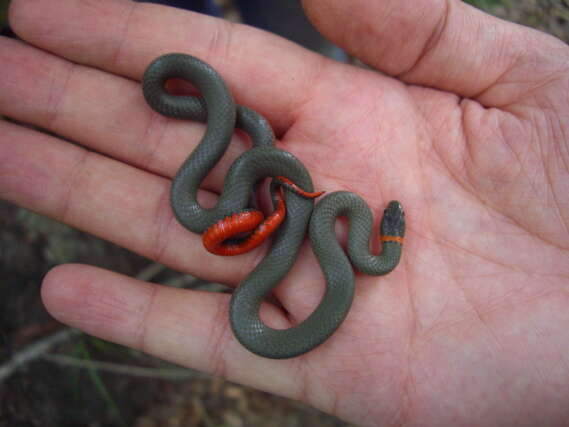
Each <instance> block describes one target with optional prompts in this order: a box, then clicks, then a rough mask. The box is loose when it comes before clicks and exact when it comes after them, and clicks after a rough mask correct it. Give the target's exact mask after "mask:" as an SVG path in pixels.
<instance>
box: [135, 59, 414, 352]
mask: <svg viewBox="0 0 569 427" xmlns="http://www.w3.org/2000/svg"><path fill="white" fill-rule="evenodd" d="M171 78H181V79H184V80H186V81H188V82H190V83H191V84H193V85H194V86H195V87H196V88H197V89H198V90H199V91H200V93H201V95H202V97H193V96H176V95H172V94H170V93H168V92H167V91H166V89H165V83H166V81H167V80H169V79H171ZM142 88H143V93H144V96H145V98H146V101H147V102H148V104H149V105H150V106H151V107H152V108H153V109H154V110H156V111H157V112H159V113H161V114H163V115H165V116H168V117H173V118H179V119H191V120H197V121H201V122H205V123H206V131H205V134H204V136H203V138H202V140H201V142H200V143H199V144H198V146H197V147H196V148H195V150H194V151H193V152H192V153H191V155H190V156H189V157H188V158H187V159H186V161H185V162H184V163H183V165H182V166H181V167H180V169H179V170H178V172H177V174H176V176H175V177H174V180H173V182H172V188H171V205H172V209H173V211H174V214H175V216H176V218H177V219H178V221H179V222H180V223H181V224H182V225H183V226H184V227H186V228H187V229H189V230H191V231H193V232H194V233H204V232H205V231H206V230H208V229H209V228H210V227H212V226H213V225H215V224H217V223H220V221H224V220H225V221H229V224H230V223H231V219H232V217H233V216H234V215H236V214H238V213H239V212H242V211H244V210H247V209H248V208H249V207H250V206H251V200H252V197H251V195H252V192H253V191H254V189H255V188H256V185H257V184H258V183H259V182H260V181H261V180H263V179H264V178H267V177H273V178H276V177H281V178H279V179H280V180H282V181H283V182H289V183H294V184H295V185H296V186H298V187H299V188H300V189H302V190H304V191H306V192H309V193H312V192H313V191H314V189H313V185H312V180H311V178H310V175H309V174H308V172H307V170H306V169H305V167H304V166H303V164H302V163H301V162H300V161H299V160H298V159H296V158H295V157H294V156H293V155H292V154H290V153H288V152H286V151H283V150H280V149H278V148H276V147H275V146H274V135H273V131H272V129H271V127H270V125H269V124H268V123H267V121H266V120H265V119H264V118H263V117H262V116H261V115H259V114H258V113H256V112H255V111H253V110H251V109H249V108H247V107H244V106H240V105H237V106H236V105H235V102H234V101H233V98H232V97H231V95H230V93H229V91H228V89H227V87H226V85H225V83H224V81H223V80H222V78H221V77H220V76H219V75H218V73H217V72H216V71H215V70H214V69H212V68H211V67H210V66H209V65H207V64H206V63H204V62H203V61H201V60H199V59H197V58H195V57H192V56H189V55H185V54H179V53H172V54H167V55H164V56H161V57H159V58H157V59H156V60H154V61H153V62H152V63H151V64H150V65H149V67H148V68H147V70H146V72H145V73H144V76H143V79H142ZM235 127H238V128H240V129H241V130H243V131H245V132H246V133H247V134H248V135H249V136H250V138H251V141H252V143H253V148H251V149H249V150H247V151H245V152H244V153H243V154H242V155H241V156H240V157H239V158H237V160H236V161H235V162H234V163H233V164H232V166H231V168H230V170H229V172H228V174H227V176H226V177H225V181H224V185H223V190H222V192H221V195H220V196H219V200H218V201H217V204H216V205H215V207H213V208H211V209H205V208H203V207H201V206H200V205H199V204H198V202H197V192H198V189H199V186H200V184H201V182H202V181H203V179H204V178H205V176H206V175H207V174H208V173H209V171H210V170H211V169H212V168H213V167H214V166H215V164H216V163H217V162H218V161H219V159H220V158H221V156H222V155H223V154H224V152H225V150H226V149H227V147H228V145H229V142H230V139H231V136H232V134H233V132H234V129H235ZM280 188H284V191H283V190H280V192H282V193H284V200H285V202H286V212H287V213H286V217H285V218H284V221H283V222H282V224H281V225H280V227H279V229H278V230H277V231H276V233H275V234H274V236H275V237H274V241H273V244H272V246H271V248H270V250H269V252H268V254H267V255H266V256H265V258H264V259H263V260H262V261H261V262H260V263H259V264H258V265H257V267H256V268H255V269H254V270H253V271H252V272H251V273H250V274H249V276H247V277H246V278H245V280H243V282H241V283H240V284H239V286H238V288H237V289H236V290H235V292H234V293H233V295H232V298H231V302H230V309H229V313H230V316H229V317H230V323H231V327H232V329H233V332H234V334H235V336H236V337H237V339H238V340H239V341H240V342H241V344H243V346H245V347H246V348H247V349H249V350H250V351H251V352H253V353H256V354H258V355H260V356H264V357H269V358H275V359H280V358H289V357H294V356H298V355H301V354H303V353H306V352H308V351H310V350H312V349H313V348H315V347H316V346H318V345H319V344H321V343H322V342H324V341H325V340H326V339H327V338H328V337H329V336H330V335H332V333H333V332H334V331H335V330H336V329H337V328H338V327H339V326H340V324H341V323H342V321H343V320H344V318H345V317H346V315H347V314H348V311H349V309H350V306H351V304H352V300H353V296H354V272H353V269H352V265H351V264H353V265H354V266H355V267H356V268H357V269H358V270H360V271H361V272H363V273H366V274H370V275H382V274H387V273H389V272H390V271H391V270H393V269H394V268H395V267H396V266H397V264H398V263H399V259H400V257H401V250H402V242H403V236H404V233H405V219H404V213H403V208H402V207H401V204H399V203H398V202H395V201H392V202H390V203H389V205H388V207H387V208H386V209H385V211H384V214H383V218H382V221H381V226H380V238H381V240H382V252H381V253H380V254H379V255H373V254H372V253H370V250H369V239H370V236H371V233H372V223H373V222H372V214H371V211H370V209H369V207H368V206H367V204H366V203H365V202H364V201H363V199H361V198H360V197H359V196H358V195H356V194H355V193H351V192H345V191H338V192H334V193H331V194H328V195H327V196H325V197H324V198H322V200H320V201H319V202H318V203H317V205H316V207H315V208H314V210H313V207H314V199H313V198H310V197H306V195H303V194H300V193H299V192H298V191H294V190H293V189H291V188H290V185H285V184H281V185H274V186H272V190H271V193H272V195H273V201H274V203H276V201H277V200H278V197H277V193H278V192H279V189H280ZM339 216H346V217H348V219H349V223H350V229H349V235H348V245H347V248H348V253H349V256H350V258H349V259H348V257H347V256H346V254H345V253H344V251H343V250H342V248H341V246H340V244H339V243H338V242H337V240H336V235H335V231H334V224H335V221H336V218H337V217H339ZM307 228H308V229H309V235H310V241H311V244H312V248H313V250H314V253H315V254H316V257H317V259H318V262H319V264H320V267H321V268H322V271H323V273H324V276H325V279H326V285H327V286H326V291H325V293H324V296H323V297H322V300H321V302H320V304H319V305H318V307H317V308H316V309H315V310H314V312H313V313H312V314H311V315H310V316H309V317H308V318H307V319H306V320H304V321H303V322H302V323H300V324H298V325H296V326H293V327H291V328H289V329H284V330H277V329H272V328H270V327H268V326H266V325H265V324H264V323H263V322H262V321H261V319H260V317H259V309H260V306H261V303H262V302H263V300H264V298H265V296H266V295H267V294H268V293H269V292H270V291H271V290H272V289H273V288H275V287H276V286H277V285H278V284H279V283H280V282H281V280H282V279H283V278H284V277H285V276H286V274H287V273H288V271H289V270H290V269H291V268H292V266H293V264H294V262H295V260H296V257H297V255H298V252H299V249H300V246H301V245H302V243H303V240H304V237H305V234H306V231H307ZM350 260H351V263H350Z"/></svg>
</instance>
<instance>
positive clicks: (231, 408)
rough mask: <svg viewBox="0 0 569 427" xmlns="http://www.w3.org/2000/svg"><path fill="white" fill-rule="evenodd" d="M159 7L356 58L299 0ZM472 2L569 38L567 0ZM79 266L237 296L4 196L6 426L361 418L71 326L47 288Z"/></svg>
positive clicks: (0, 392) (0, 246) (1, 412)
mask: <svg viewBox="0 0 569 427" xmlns="http://www.w3.org/2000/svg"><path fill="white" fill-rule="evenodd" d="M157 2H160V3H164V4H171V5H173V6H177V7H186V8H188V4H189V3H192V7H191V9H193V10H197V11H199V12H202V13H208V14H212V15H216V16H222V17H224V18H225V19H230V20H232V21H238V22H246V23H248V24H251V25H255V26H258V27H261V28H264V29H267V30H269V31H273V32H275V33H277V34H280V35H282V36H283V37H287V38H290V39H291V40H293V41H295V42H297V43H299V44H302V45H304V46H306V47H308V48H310V49H312V50H315V51H318V52H321V53H322V54H324V55H327V56H329V57H331V58H334V59H336V60H339V61H351V59H350V58H349V57H348V56H347V55H346V54H345V53H344V52H343V51H342V50H341V49H339V48H338V47H336V46H334V45H332V44H331V43H329V42H328V41H326V40H325V39H323V38H322V37H321V36H319V34H318V33H317V32H316V31H315V30H314V28H313V27H312V26H311V25H310V24H309V23H308V21H307V19H306V17H305V16H304V15H303V13H302V8H301V6H300V3H299V2H298V1H295V0H272V1H267V0H250V1H246V0H241V1H238V0H218V1H206V0H196V1H194V2H191V1H188V0H171V1H167V0H163V1H157ZM469 3H471V4H472V5H474V6H475V7H479V8H481V9H484V10H486V11H488V12H489V13H492V14H494V15H496V16H499V17H502V18H504V19H508V20H511V21H515V22H518V23H521V24H524V25H528V26H532V27H535V28H538V29H540V30H543V31H546V32H549V33H551V34H553V35H555V36H557V37H558V38H560V39H563V40H565V42H569V3H568V1H567V0H471V1H469ZM8 5H9V1H7V0H0V30H1V31H2V34H3V35H6V36H13V34H12V33H11V31H10V29H9V27H8V24H7V21H6V12H7V8H8ZM285 17H286V18H285ZM0 66H2V64H0ZM0 96H1V94H0ZM0 119H6V120H9V118H2V117H0ZM68 262H80V263H86V264H91V265H96V266H100V267H103V268H107V269H110V270H113V271H117V272H120V273H123V274H128V275H130V276H133V277H137V278H139V279H142V280H149V281H153V282H155V283H160V284H163V285H167V286H178V287H185V288H193V289H202V290H208V291H211V292H228V288H227V287H225V286H223V285H220V284H215V283H208V282H205V281H203V280H200V279H199V278H196V277H191V276H187V275H182V274H180V273H178V272H176V271H172V270H169V269H167V268H165V267H164V266H162V265H159V264H156V263H153V262H151V261H149V260H147V259H145V258H142V257H140V256H138V255H136V254H133V253H131V252H129V251H126V250H124V249H122V248H119V247H117V246H115V245H113V244H110V243H107V242H105V241H102V240H100V239H97V238H95V237H93V236H90V235H88V234H85V233H82V232H80V231H77V230H75V229H72V228H70V227H67V226H66V225H63V224H60V223H57V222H55V221H52V220H50V219H48V218H45V217H43V216H40V215H36V214H34V213H32V212H29V211H27V210H25V209H22V208H19V207H17V206H14V205H11V204H9V203H7V202H3V201H1V200H0V427H4V426H9V427H19V426H22V427H23V426H61V427H64V426H91V427H95V426H135V427H153V426H192V427H193V426H196V427H212V426H230V427H240V426H266V427H270V426H275V427H280V426H292V427H294V426H316V427H318V426H348V425H349V424H347V423H344V422H342V421H340V420H338V419H336V418H334V417H331V416H328V415H326V414H323V413H320V412H319V411H316V410H314V409H311V408H309V407H306V406H305V405H302V404H300V403H298V402H294V401H291V400H289V399H284V398H279V397H275V396H272V395H269V394H267V393H263V392H260V391H256V390H253V389H250V388H247V387H243V386H240V385H236V384H232V383H230V382H227V381H225V380H223V379H222V378H215V377H211V376H209V375H206V374H202V373H200V372H196V371H192V370H189V369H183V368H180V367H178V366H173V365H170V364H167V363H165V362H162V361H160V360H157V359H154V358H151V357H149V356H147V355H144V354H142V353H140V352H136V351H133V350H130V349H128V348H124V347H121V346H119V345H115V344H112V343H109V342H106V341H103V340H99V339H97V338H93V337H90V336H87V335H84V334H81V333H80V332H78V331H76V330H72V329H69V328H67V327H66V326H64V325H61V324H59V323H58V322H56V321H55V320H54V319H52V318H51V317H50V316H49V315H48V314H47V312H46V311H45V309H44V308H43V306H42V303H41V300H40V292H39V290H40V284H41V281H42V278H43V276H44V275H45V274H46V273H47V271H48V270H50V269H51V268H52V267H54V266H56V265H59V264H63V263H68Z"/></svg>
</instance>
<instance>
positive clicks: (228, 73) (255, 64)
mask: <svg viewBox="0 0 569 427" xmlns="http://www.w3.org/2000/svg"><path fill="white" fill-rule="evenodd" d="M9 17H10V23H11V26H12V28H13V29H14V31H15V32H16V33H17V34H18V35H19V36H20V37H21V38H22V39H24V40H26V41H27V42H29V43H31V44H33V45H36V46H38V47H41V48H42V49H45V50H48V51H50V52H52V53H54V54H57V55H59V56H62V57H65V58H67V59H69V60H71V61H73V62H76V63H81V64H84V65H89V66H92V67H96V68H100V69H103V70H105V71H109V72H112V73H115V74H119V75H123V76H126V77H130V78H133V79H139V78H140V77H141V76H142V73H143V72H144V69H145V68H146V67H147V65H148V64H149V63H150V62H151V60H153V59H154V58H156V57H157V56H159V55H161V54H164V53H168V52H183V53H188V54H191V55H194V56H197V57H199V58H200V59H202V60H204V61H206V62H208V63H210V64H211V65H212V66H213V67H214V68H215V69H216V70H218V71H219V73H220V74H221V75H222V76H223V78H224V79H225V80H226V81H227V83H228V85H229V87H230V90H231V92H232V93H233V95H234V96H235V97H236V98H237V101H238V102H239V103H241V104H244V105H247V106H249V107H251V108H253V109H255V110H257V111H259V112H261V114H263V115H265V116H267V118H268V119H269V121H270V122H271V123H272V124H273V126H275V128H276V129H275V130H276V131H277V133H279V132H282V131H283V129H286V128H288V127H289V126H290V124H291V123H292V121H293V120H294V116H295V113H294V112H295V111H296V110H297V107H298V106H299V105H301V104H302V103H303V102H304V100H305V99H307V96H309V95H308V94H309V93H310V91H311V89H313V87H314V82H315V80H316V79H317V78H319V77H320V71H321V67H322V64H324V63H327V62H330V63H333V62H332V61H330V60H328V59H325V58H323V57H321V56H319V55H317V54H315V53H312V52H310V51H308V50H306V49H304V48H301V47H300V46H297V45H295V44H294V43H292V42H289V41H287V40H285V39H282V38H280V37H277V36H275V35H272V34H270V33H267V32H264V31H261V30H257V29H254V28H251V27H248V26H245V25H240V24H233V23H230V22H228V21H224V20H221V19H218V18H212V17H209V16H205V15H201V14H198V13H194V12H188V11H184V10H180V9H174V8H169V7H163V6H157V5H152V4H148V3H138V2H132V1H128V0H98V1H97V2H90V1H80V0H60V1H57V2H53V1H50V0H14V1H13V2H12V5H11V8H10V15H9Z"/></svg>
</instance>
